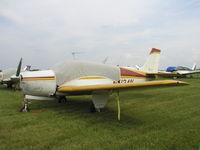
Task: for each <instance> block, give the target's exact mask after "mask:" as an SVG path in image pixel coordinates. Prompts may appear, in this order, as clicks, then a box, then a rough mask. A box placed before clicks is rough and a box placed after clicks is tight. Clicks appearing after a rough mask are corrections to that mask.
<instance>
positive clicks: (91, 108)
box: [90, 103, 96, 113]
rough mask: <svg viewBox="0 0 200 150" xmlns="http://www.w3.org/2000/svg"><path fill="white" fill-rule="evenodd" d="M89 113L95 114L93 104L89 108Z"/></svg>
mask: <svg viewBox="0 0 200 150" xmlns="http://www.w3.org/2000/svg"><path fill="white" fill-rule="evenodd" d="M90 112H93V113H94V112H96V109H95V107H94V104H93V103H92V104H91V106H90Z"/></svg>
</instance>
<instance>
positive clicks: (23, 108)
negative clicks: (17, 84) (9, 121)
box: [19, 98, 30, 112]
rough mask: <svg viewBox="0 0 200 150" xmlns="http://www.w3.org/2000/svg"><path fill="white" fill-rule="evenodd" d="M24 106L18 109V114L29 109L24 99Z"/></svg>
mask: <svg viewBox="0 0 200 150" xmlns="http://www.w3.org/2000/svg"><path fill="white" fill-rule="evenodd" d="M23 103H24V104H23V105H22V107H21V108H20V110H19V111H20V112H29V111H30V108H29V107H28V103H29V102H28V100H27V99H26V98H24V102H23Z"/></svg>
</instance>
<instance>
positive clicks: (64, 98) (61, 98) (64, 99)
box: [58, 96, 67, 103]
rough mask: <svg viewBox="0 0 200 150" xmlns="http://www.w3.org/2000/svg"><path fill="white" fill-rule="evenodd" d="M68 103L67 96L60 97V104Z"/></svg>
mask: <svg viewBox="0 0 200 150" xmlns="http://www.w3.org/2000/svg"><path fill="white" fill-rule="evenodd" d="M66 102H67V99H66V97H65V96H62V97H58V103H66Z"/></svg>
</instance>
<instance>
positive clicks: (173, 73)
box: [159, 64, 200, 77]
mask: <svg viewBox="0 0 200 150" xmlns="http://www.w3.org/2000/svg"><path fill="white" fill-rule="evenodd" d="M197 73H200V70H197V69H196V64H194V65H193V66H192V68H191V69H190V68H188V67H183V66H178V67H174V66H170V67H168V68H167V69H166V71H159V74H160V75H161V76H162V75H163V76H165V77H191V76H192V75H193V74H197Z"/></svg>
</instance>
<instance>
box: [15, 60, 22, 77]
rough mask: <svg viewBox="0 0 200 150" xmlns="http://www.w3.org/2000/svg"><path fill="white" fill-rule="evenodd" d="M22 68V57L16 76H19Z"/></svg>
mask: <svg viewBox="0 0 200 150" xmlns="http://www.w3.org/2000/svg"><path fill="white" fill-rule="evenodd" d="M21 68H22V58H21V59H20V61H19V64H18V67H17V72H16V76H17V77H18V76H19V74H20V72H21Z"/></svg>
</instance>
